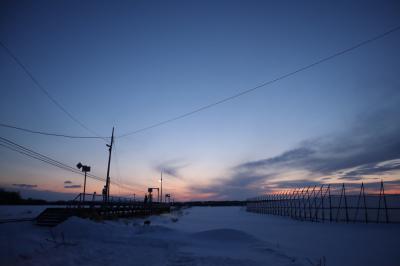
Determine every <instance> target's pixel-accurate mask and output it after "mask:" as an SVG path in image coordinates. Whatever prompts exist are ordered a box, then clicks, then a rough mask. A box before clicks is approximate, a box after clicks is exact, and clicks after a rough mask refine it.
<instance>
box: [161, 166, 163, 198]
mask: <svg viewBox="0 0 400 266" xmlns="http://www.w3.org/2000/svg"><path fill="white" fill-rule="evenodd" d="M161 202H163V196H162V170H161Z"/></svg>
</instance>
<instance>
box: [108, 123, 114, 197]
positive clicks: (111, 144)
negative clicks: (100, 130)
mask: <svg viewBox="0 0 400 266" xmlns="http://www.w3.org/2000/svg"><path fill="white" fill-rule="evenodd" d="M113 143H114V127H113V129H112V134H111V143H110V145H108V144H106V145H107V147H108V167H107V180H106V202H108V201H109V199H110V163H111V152H112V146H113Z"/></svg>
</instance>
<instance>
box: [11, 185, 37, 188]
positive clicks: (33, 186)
mask: <svg viewBox="0 0 400 266" xmlns="http://www.w3.org/2000/svg"><path fill="white" fill-rule="evenodd" d="M12 185H13V186H14V187H19V188H35V187H37V185H31V184H12Z"/></svg>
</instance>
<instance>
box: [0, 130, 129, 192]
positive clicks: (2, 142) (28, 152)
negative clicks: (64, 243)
mask: <svg viewBox="0 0 400 266" xmlns="http://www.w3.org/2000/svg"><path fill="white" fill-rule="evenodd" d="M0 146H2V147H4V148H7V149H9V150H12V151H15V152H18V153H20V154H23V155H25V156H28V157H30V158H33V159H36V160H39V161H42V162H44V163H47V164H50V165H52V166H55V167H58V168H60V169H63V170H66V171H70V172H72V173H75V174H79V175H84V173H82V172H81V171H79V170H78V169H76V168H74V167H72V166H69V165H67V164H65V163H62V162H60V161H58V160H55V159H53V158H50V157H49V156H46V155H43V154H41V153H39V152H36V151H34V150H32V149H29V148H27V147H24V146H22V145H20V144H18V143H16V142H14V141H11V140H9V139H6V138H4V137H0ZM87 177H88V178H91V179H93V180H96V181H101V182H105V181H106V179H105V178H102V177H99V176H97V175H94V174H91V173H87ZM111 184H113V185H116V186H119V187H123V188H125V189H132V188H130V187H129V185H126V184H121V183H119V182H111Z"/></svg>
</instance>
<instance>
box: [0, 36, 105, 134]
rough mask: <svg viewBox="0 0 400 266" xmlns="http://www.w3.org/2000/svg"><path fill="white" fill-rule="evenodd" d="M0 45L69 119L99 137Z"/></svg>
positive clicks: (10, 52) (9, 51) (4, 46)
mask: <svg viewBox="0 0 400 266" xmlns="http://www.w3.org/2000/svg"><path fill="white" fill-rule="evenodd" d="M0 46H1V47H3V49H4V51H5V52H6V53H7V54H8V55H9V56H10V57H11V58H12V59H13V60H14V62H15V63H17V65H19V66H20V68H21V69H22V70H23V71H24V72H25V74H26V75H27V76H28V77H29V78H30V79H31V80H32V82H33V83H34V84H35V85H36V87H37V88H38V89H39V90H40V91H41V92H42V93H43V94H44V95H45V96H46V97H47V98H48V99H49V100H50V101H51V102H52V103H53V104H55V105H56V106H57V107H58V108H59V109H60V110H61V111H62V112H64V113H65V114H66V115H67V116H68V117H69V118H70V119H71V120H73V121H74V122H75V123H77V124H78V125H80V126H81V127H82V128H84V129H85V130H86V131H88V132H90V133H91V134H93V135H95V136H97V137H100V136H99V135H98V134H97V133H96V132H95V131H93V130H92V129H90V128H89V127H87V126H86V125H85V124H84V123H82V122H81V121H79V119H77V118H76V117H75V116H73V115H72V114H71V113H70V112H69V111H68V110H67V109H66V108H65V107H64V106H62V105H61V104H60V103H59V102H58V101H57V100H56V99H55V98H54V97H53V96H52V95H51V94H50V93H49V91H48V90H46V88H45V87H44V86H43V85H42V84H41V83H40V82H39V81H38V79H37V78H35V76H34V75H33V74H32V72H31V71H30V70H29V69H28V68H27V67H26V66H25V65H24V64H23V63H22V61H21V60H20V59H19V58H18V57H17V56H16V55H15V54H14V53H13V52H12V51H11V50H10V48H8V47H7V46H6V45H5V44H4V43H3V42H2V41H0Z"/></svg>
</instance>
